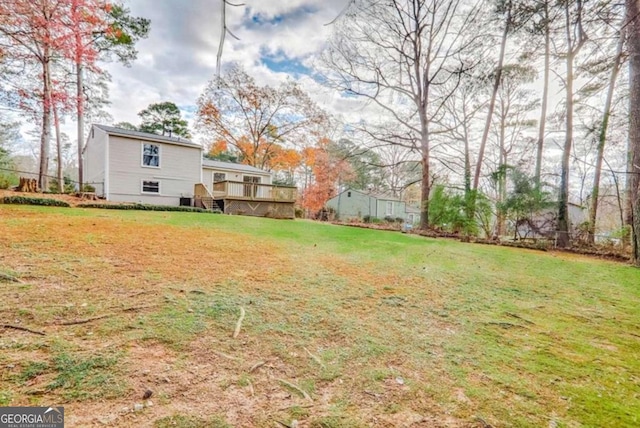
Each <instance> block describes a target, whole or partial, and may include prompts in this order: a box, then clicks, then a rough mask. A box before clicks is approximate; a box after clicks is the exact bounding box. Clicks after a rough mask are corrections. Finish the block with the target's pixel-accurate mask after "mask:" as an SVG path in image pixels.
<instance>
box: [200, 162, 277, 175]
mask: <svg viewBox="0 0 640 428" xmlns="http://www.w3.org/2000/svg"><path fill="white" fill-rule="evenodd" d="M202 167H203V168H209V169H224V170H232V171H242V172H250V173H253V174H262V175H271V173H270V172H268V171H265V170H263V169H259V168H256V167H255V166H251V165H244V164H241V163H233V162H222V161H217V160H211V159H203V160H202Z"/></svg>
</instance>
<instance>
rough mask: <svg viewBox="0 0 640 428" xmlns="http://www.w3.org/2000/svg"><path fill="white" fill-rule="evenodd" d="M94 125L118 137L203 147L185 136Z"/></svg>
mask: <svg viewBox="0 0 640 428" xmlns="http://www.w3.org/2000/svg"><path fill="white" fill-rule="evenodd" d="M93 126H95V127H96V128H98V129H101V130H102V131H104V132H106V133H107V134H109V135H115V136H118V137H127V138H135V139H138V140H147V141H155V142H158V143H167V144H175V145H178V146H187V147H193V148H199V149H202V146H200V145H199V144H196V143H193V142H191V141H189V140H187V139H185V138H180V137H169V136H166V135H157V134H151V133H148V132H140V131H131V130H129V129H123V128H116V127H115V126H106V125H93Z"/></svg>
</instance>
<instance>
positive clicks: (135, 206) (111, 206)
mask: <svg viewBox="0 0 640 428" xmlns="http://www.w3.org/2000/svg"><path fill="white" fill-rule="evenodd" d="M78 207H79V208H103V209H107V210H140V211H181V212H190V213H193V212H195V213H217V214H219V213H220V211H209V210H205V209H203V208H195V207H176V206H168V205H150V204H80V205H78Z"/></svg>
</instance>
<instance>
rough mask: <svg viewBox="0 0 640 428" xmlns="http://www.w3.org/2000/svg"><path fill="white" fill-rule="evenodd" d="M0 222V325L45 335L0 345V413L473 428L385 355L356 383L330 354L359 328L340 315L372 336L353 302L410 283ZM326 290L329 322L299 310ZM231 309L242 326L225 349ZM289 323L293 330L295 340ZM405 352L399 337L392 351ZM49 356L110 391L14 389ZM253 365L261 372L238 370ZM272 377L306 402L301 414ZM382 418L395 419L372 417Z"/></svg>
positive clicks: (80, 225) (234, 237)
mask: <svg viewBox="0 0 640 428" xmlns="http://www.w3.org/2000/svg"><path fill="white" fill-rule="evenodd" d="M65 199H68V198H65ZM0 214H1V216H2V226H1V227H0V249H1V252H0V254H1V255H0V267H1V268H2V269H3V270H4V271H5V272H9V273H10V274H11V275H13V276H15V277H16V278H19V279H20V281H22V282H23V283H24V284H17V283H16V284H14V283H11V284H7V283H5V284H2V287H1V288H0V290H1V291H0V298H1V299H2V301H3V304H2V306H1V309H0V315H1V316H2V319H3V320H7V323H13V324H16V325H20V326H28V327H29V328H34V329H38V330H41V331H43V332H45V333H46V336H45V337H39V336H36V335H33V334H30V333H27V332H22V331H17V330H11V329H5V330H4V331H3V332H2V339H1V341H0V343H1V347H2V348H3V354H2V359H1V360H2V361H1V363H2V367H3V368H2V378H1V379H2V384H0V390H2V391H4V392H5V394H10V397H9V399H8V400H5V401H8V402H7V403H6V404H11V405H29V404H43V405H45V403H60V402H62V403H63V404H64V406H65V413H66V415H67V421H68V425H69V426H89V425H93V424H99V423H107V424H108V425H110V426H134V425H135V426H150V425H152V424H153V421H155V420H158V419H160V418H163V417H167V416H171V415H174V414H185V415H192V416H198V417H202V418H204V419H203V420H206V418H207V417H210V416H211V415H222V416H223V417H224V418H225V419H226V420H227V421H228V423H230V424H231V425H233V426H239V427H247V426H265V427H266V426H269V427H272V426H274V423H275V422H274V421H275V420H279V421H283V422H285V423H288V422H291V420H292V419H295V418H297V419H299V420H300V422H301V425H300V426H301V427H302V426H311V425H310V424H312V423H313V421H314V420H315V421H316V423H320V422H322V421H325V422H326V424H325V425H324V426H357V425H359V424H373V425H375V426H409V425H411V426H447V427H449V426H451V427H458V426H472V425H473V424H469V423H463V422H461V421H460V420H457V419H455V418H453V417H451V416H448V415H446V414H445V413H443V410H442V409H440V408H439V405H438V404H437V403H435V402H434V401H433V400H432V399H431V398H430V397H429V396H428V395H427V394H424V393H422V392H419V391H415V390H413V389H412V388H410V387H409V386H407V385H403V384H399V383H398V382H396V381H395V376H394V374H398V373H406V374H405V375H408V376H411V377H414V378H419V377H420V376H421V374H420V373H419V371H418V368H417V367H413V366H412V363H411V362H410V361H404V360H403V358H402V356H401V355H394V353H392V352H391V353H387V351H386V350H385V351H384V352H383V351H380V353H381V354H384V357H383V358H379V357H378V356H377V353H378V351H376V350H375V349H373V350H369V349H367V348H366V347H365V348H363V349H362V350H361V352H363V353H365V354H366V353H368V352H371V356H367V359H369V363H370V364H371V367H369V368H368V369H367V370H369V371H373V372H375V371H376V370H378V371H379V372H380V373H373V374H370V376H371V377H372V380H371V385H366V384H362V383H361V382H362V379H359V378H358V377H354V376H353V375H354V374H355V372H356V371H359V370H361V367H358V365H360V364H362V359H361V358H359V357H358V358H354V360H353V361H349V359H348V356H347V355H341V350H342V349H346V348H348V347H349V346H351V345H352V344H353V340H354V334H357V331H358V328H359V327H358V325H347V326H345V325H343V324H342V323H341V321H340V320H341V317H342V316H345V318H348V319H358V320H359V322H360V323H362V326H363V328H367V329H368V330H369V331H368V332H367V334H374V335H375V334H377V333H376V332H375V331H373V332H372V331H370V329H371V327H372V326H375V325H376V324H378V323H377V321H376V318H377V315H378V314H377V312H378V308H377V305H376V304H369V303H374V302H375V303H377V302H378V300H379V298H380V296H383V297H384V296H386V295H395V294H398V293H405V292H407V291H408V290H407V287H409V286H410V284H409V282H410V279H407V278H403V277H401V276H400V275H399V274H398V273H397V272H389V273H387V274H380V273H379V272H374V271H372V270H371V269H370V268H368V267H367V266H366V265H354V264H351V263H347V262H345V261H343V260H341V259H340V258H339V257H336V256H332V255H330V254H327V253H325V252H319V254H318V255H317V257H315V258H313V259H309V258H308V254H305V255H301V254H292V253H290V252H289V251H288V250H287V248H285V247H282V246H278V245H276V244H274V243H273V242H269V241H263V242H260V241H259V240H255V241H252V242H250V243H248V242H246V241H245V242H243V239H244V238H246V237H244V236H243V235H238V234H234V233H228V232H224V231H222V230H219V229H212V228H209V229H207V228H201V227H194V228H185V227H179V226H173V225H158V224H156V223H155V222H153V223H151V224H147V223H146V222H145V218H146V217H149V216H148V215H147V214H141V215H140V217H139V218H136V216H129V217H128V218H127V219H122V218H120V217H119V216H118V215H117V214H114V215H111V214H110V213H105V212H103V211H95V212H93V214H94V215H91V216H75V215H73V216H68V215H65V214H64V213H61V212H56V213H49V212H47V211H46V210H44V211H40V210H31V209H25V208H22V207H20V208H18V207H9V206H0ZM155 215H159V216H162V215H163V214H155ZM152 216H153V215H152ZM298 281H307V284H301V283H299V282H298ZM326 281H336V282H337V283H338V284H335V285H336V287H338V288H339V289H341V290H345V291H346V293H345V294H344V295H341V297H340V299H339V300H340V302H336V303H335V305H334V304H333V303H331V302H329V304H330V305H331V306H332V307H333V308H334V310H335V313H322V312H319V311H318V310H319V309H322V308H323V307H324V305H326V304H327V302H324V301H323V302H319V303H318V304H317V307H316V306H314V304H313V303H312V301H313V300H314V299H316V300H317V299H318V294H317V289H316V287H317V286H323V287H324V286H325V285H326V284H325V282H326ZM388 284H393V291H392V289H391V287H389V286H386V285H388ZM338 288H336V290H338ZM347 290H348V291H347ZM367 294H368V296H369V297H367ZM374 294H379V295H376V296H374ZM294 296H295V297H294ZM325 298H331V296H323V297H322V299H325ZM430 298H431V299H432V300H433V301H434V302H435V301H437V300H438V298H439V297H438V296H437V293H432V294H431V295H430ZM336 299H337V296H336ZM267 301H268V302H267ZM368 302H369V303H368ZM241 304H242V305H244V306H245V307H246V309H247V318H246V321H245V323H244V325H243V329H242V331H241V333H240V335H239V337H238V338H237V339H233V338H232V337H231V333H232V332H233V329H234V325H235V320H236V319H237V317H238V314H239V309H238V308H239V306H240V305H241ZM216 305H217V306H216ZM212 307H213V308H214V309H211V308H212ZM216 308H217V309H216ZM211 311H213V312H212V313H209V312H211ZM216 311H217V312H216ZM347 314H349V316H347ZM101 317H104V318H101ZM305 317H306V318H305ZM302 318H304V319H305V320H304V321H303V324H304V325H305V328H306V330H305V331H299V330H297V327H296V326H300V323H301V321H300V320H301V319H302ZM68 323H77V324H72V325H64V324H68ZM185 326H186V327H185ZM365 326H366V327H365ZM377 328H378V329H380V330H382V329H385V328H387V327H386V326H384V325H379V326H378V327H377ZM433 328H439V326H433ZM405 340H413V338H401V337H399V338H398V341H399V342H402V341H405ZM371 346H372V347H374V348H375V346H378V345H371ZM305 347H306V348H308V349H310V350H311V352H313V353H314V355H315V354H317V355H318V356H319V358H325V363H326V365H327V367H325V368H324V369H323V368H322V367H319V365H318V364H317V362H316V361H314V359H313V358H310V357H309V355H308V354H307V353H306V352H305V351H304V348H305ZM60 352H65V353H68V354H71V355H78V356H86V357H89V356H95V355H105V354H106V355H119V356H118V357H117V358H118V363H117V365H116V366H114V367H112V368H109V369H107V370H109V371H111V370H113V373H114V374H115V375H116V376H117V379H118V380H119V381H120V383H121V385H120V389H118V390H116V392H115V393H114V392H113V391H107V392H106V393H105V392H101V391H100V390H98V391H97V392H96V393H95V399H91V398H89V399H82V400H76V399H73V398H65V397H67V396H66V395H65V394H63V391H62V390H60V389H49V387H48V385H50V383H51V381H52V379H53V377H54V376H55V372H54V373H52V372H51V370H43V371H44V373H42V374H38V375H36V376H34V377H32V378H29V379H27V380H26V381H25V382H21V381H18V380H17V377H19V376H20V374H21V373H22V374H23V373H24V372H25V369H27V368H28V364H31V363H33V362H39V363H43V364H48V365H49V366H51V365H52V362H51V361H52V359H53V358H54V357H55V356H56V355H57V354H58V353H60ZM118 353H119V354H118ZM387 354H389V355H387ZM259 362H264V364H263V365H261V366H260V367H258V368H256V369H255V370H254V371H252V372H251V371H250V369H251V367H252V366H254V365H255V364H256V363H259ZM377 366H379V367H380V368H379V369H378V368H375V367H377ZM279 379H284V380H287V381H289V382H291V383H294V384H296V385H298V386H299V387H300V388H301V389H303V390H305V391H308V393H309V394H310V395H311V396H312V397H313V399H312V401H310V400H307V399H305V398H304V397H302V396H300V394H298V393H297V391H295V390H292V389H291V388H287V387H286V386H284V385H283V383H282V382H280V381H279ZM372 388H373V389H375V390H372V391H369V389H372ZM98 389H99V388H98ZM146 389H151V390H152V391H153V392H154V394H153V396H152V398H151V400H152V402H153V406H152V407H149V408H145V409H144V410H143V411H141V412H132V411H131V408H132V406H133V405H134V403H143V400H142V398H141V397H142V394H143V393H144V391H145V390H146ZM67 392H68V391H67ZM103 393H104V395H103V396H101V395H100V394H103ZM390 405H393V406H397V408H396V407H393V406H392V408H390V409H387V410H385V407H387V406H390ZM414 409H415V410H414ZM418 412H419V413H418ZM331 415H334V416H335V418H334V419H331V418H329V416H331ZM336 415H337V416H336ZM323 418H324V419H323ZM405 420H406V421H405ZM318 421H319V422H318ZM403 421H404V422H403ZM327 424H328V425H327ZM332 424H333V425H332ZM318 426H323V425H318Z"/></svg>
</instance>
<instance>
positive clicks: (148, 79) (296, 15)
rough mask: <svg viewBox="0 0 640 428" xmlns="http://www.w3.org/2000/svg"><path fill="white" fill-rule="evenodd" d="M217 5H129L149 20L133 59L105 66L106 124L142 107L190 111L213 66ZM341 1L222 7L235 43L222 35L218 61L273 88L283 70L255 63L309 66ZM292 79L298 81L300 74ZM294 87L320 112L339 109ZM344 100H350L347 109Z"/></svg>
mask: <svg viewBox="0 0 640 428" xmlns="http://www.w3.org/2000/svg"><path fill="white" fill-rule="evenodd" d="M220 1H221V0H219V1H215V2H212V1H211V0H189V1H182V0H163V1H157V0H130V1H128V2H127V3H126V6H127V7H129V8H130V10H131V14H132V15H134V16H141V17H145V18H148V19H150V20H151V31H150V34H149V37H148V38H147V39H145V40H142V41H140V42H139V43H138V45H137V48H138V51H139V55H138V59H137V60H136V61H135V62H134V63H133V64H132V66H131V67H129V68H126V67H123V66H122V65H120V64H118V63H112V64H109V65H108V66H107V68H108V70H109V72H110V73H111V74H112V76H113V81H112V83H111V106H110V108H109V113H111V115H112V116H113V118H114V121H116V122H119V121H129V122H133V123H137V122H138V117H137V112H138V111H140V110H142V109H143V108H145V107H146V106H147V105H149V104H150V103H154V102H160V101H172V102H174V103H176V104H177V105H180V106H194V105H195V103H196V100H197V98H198V96H199V95H200V93H201V92H202V91H203V89H204V87H205V86H206V84H207V82H208V81H209V80H210V79H211V78H212V77H213V75H214V73H215V69H216V54H217V50H218V44H219V40H220V39H219V38H220V32H221V30H220V12H221V6H220V5H221V3H220ZM347 1H348V0H328V1H323V0H246V1H245V6H242V7H232V6H227V25H228V27H229V29H230V30H231V31H232V32H233V33H234V34H235V35H236V36H238V37H239V38H240V40H235V39H234V38H233V37H231V36H229V35H227V37H226V41H225V46H224V53H223V57H222V62H223V64H229V63H231V62H239V63H241V64H242V65H243V66H244V67H245V68H246V70H247V71H248V72H249V73H250V74H251V75H253V76H254V78H255V79H256V80H257V81H258V83H260V84H271V85H274V84H277V83H278V82H280V81H282V80H283V79H285V78H287V76H289V75H292V73H290V72H288V71H274V70H272V69H270V68H269V67H267V66H265V64H264V63H262V62H261V55H265V54H268V55H270V59H272V60H274V61H275V60H277V59H280V60H285V61H286V60H291V59H294V60H296V61H297V63H298V64H300V65H304V66H307V67H308V66H309V64H310V60H309V59H310V58H312V57H313V56H314V55H315V54H317V53H318V52H319V51H320V50H321V49H322V47H323V45H324V43H325V41H326V39H327V37H328V35H329V34H330V31H331V28H330V27H327V26H324V24H325V23H327V22H329V21H331V20H332V19H333V18H335V16H337V14H338V13H339V12H340V10H342V8H343V7H344V6H345V4H346V2H347ZM294 77H299V78H300V77H301V76H300V75H297V76H294ZM299 80H300V82H301V84H302V85H303V87H304V88H305V89H307V90H308V91H309V92H310V93H311V94H313V96H314V97H315V98H316V100H317V101H318V102H319V103H320V104H322V105H323V106H325V107H328V108H331V107H337V109H338V110H342V109H344V106H345V103H338V102H336V100H335V97H336V95H335V94H329V93H327V91H326V90H324V88H319V87H318V86H319V85H318V84H317V83H316V82H314V81H313V79H310V78H307V77H304V76H302V77H301V78H300V79H299ZM349 103H351V102H350V101H349V102H347V104H349Z"/></svg>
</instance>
